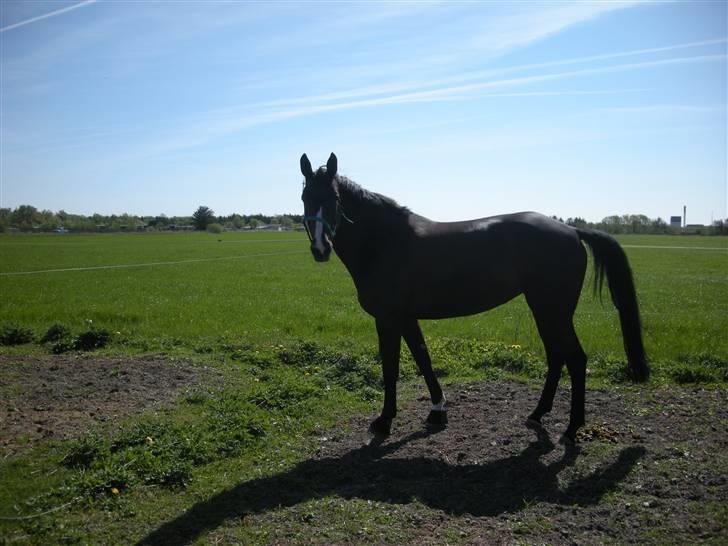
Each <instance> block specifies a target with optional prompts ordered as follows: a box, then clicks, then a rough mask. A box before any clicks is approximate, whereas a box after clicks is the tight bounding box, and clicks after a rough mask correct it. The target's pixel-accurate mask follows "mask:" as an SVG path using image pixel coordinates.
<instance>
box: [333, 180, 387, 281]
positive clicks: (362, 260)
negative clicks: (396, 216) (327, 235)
mask: <svg viewBox="0 0 728 546" xmlns="http://www.w3.org/2000/svg"><path fill="white" fill-rule="evenodd" d="M339 199H340V204H341V211H342V213H343V216H342V218H341V220H340V224H339V228H338V231H337V235H336V240H335V242H334V249H335V250H336V254H337V255H338V256H339V258H340V259H341V261H342V262H344V265H345V266H346V267H347V269H348V270H349V272H350V273H351V274H352V276H354V277H356V274H357V273H359V272H361V271H362V270H363V269H365V268H366V264H367V262H371V261H372V260H373V259H374V258H375V257H376V253H377V249H378V248H380V247H381V246H382V245H381V240H383V238H385V237H387V228H386V226H385V224H384V223H383V221H382V218H383V216H384V215H385V211H384V210H383V205H382V204H381V203H376V202H374V201H373V200H372V199H371V198H370V197H369V196H367V194H366V193H364V192H362V191H361V190H360V189H359V188H356V187H353V186H350V185H348V184H346V183H340V184H339Z"/></svg>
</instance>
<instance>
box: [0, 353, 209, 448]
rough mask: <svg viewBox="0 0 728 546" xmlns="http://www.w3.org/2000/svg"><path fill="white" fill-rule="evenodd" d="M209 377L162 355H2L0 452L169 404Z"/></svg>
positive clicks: (197, 369) (201, 370) (182, 361)
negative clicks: (204, 377) (203, 378)
mask: <svg viewBox="0 0 728 546" xmlns="http://www.w3.org/2000/svg"><path fill="white" fill-rule="evenodd" d="M205 373H206V370H205V369H203V368H201V367H198V366H193V365H192V363H190V362H189V361H187V360H172V359H170V358H167V357H162V356H143V357H138V358H130V357H99V356H89V355H58V356H43V357H29V356H4V355H0V452H2V456H9V455H11V454H13V453H17V452H18V451H20V450H22V449H23V448H26V447H28V446H31V445H33V443H34V442H36V441H37V440H40V439H64V438H69V437H74V436H78V435H80V434H82V433H84V432H86V431H87V430H88V429H89V428H90V427H91V426H92V425H95V424H103V423H107V422H115V421H117V420H118V419H121V418H124V417H127V416H129V415H133V414H136V413H139V412H141V411H144V410H146V409H149V408H152V407H154V406H156V405H159V404H163V403H165V402H169V401H170V400H172V399H174V398H175V397H176V396H177V395H178V393H179V392H180V391H181V390H182V389H184V388H186V387H191V386H194V385H197V384H198V383H199V382H200V380H201V376H202V375H203V374H205Z"/></svg>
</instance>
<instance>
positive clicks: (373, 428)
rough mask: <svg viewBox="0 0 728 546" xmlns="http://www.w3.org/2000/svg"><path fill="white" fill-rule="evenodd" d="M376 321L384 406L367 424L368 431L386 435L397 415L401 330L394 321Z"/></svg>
mask: <svg viewBox="0 0 728 546" xmlns="http://www.w3.org/2000/svg"><path fill="white" fill-rule="evenodd" d="M376 323H377V335H378V336H379V355H380V357H381V359H382V376H383V377H384V407H383V408H382V414H381V415H380V416H379V417H377V418H376V419H375V420H374V421H372V423H371V424H370V425H369V432H371V433H372V434H376V435H377V436H387V435H389V433H390V431H391V429H392V419H394V417H395V416H396V415H397V379H398V377H399V352H400V342H401V338H402V330H401V327H400V326H399V324H398V323H396V322H391V321H387V320H383V319H377V320H376Z"/></svg>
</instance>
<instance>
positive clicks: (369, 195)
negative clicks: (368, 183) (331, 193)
mask: <svg viewBox="0 0 728 546" xmlns="http://www.w3.org/2000/svg"><path fill="white" fill-rule="evenodd" d="M336 183H337V184H338V186H339V189H340V190H341V189H343V190H344V192H345V193H347V194H348V196H350V197H353V198H354V199H355V200H356V201H358V202H359V203H361V204H362V205H373V206H375V207H378V208H383V209H386V210H387V211H388V212H391V213H395V214H397V215H398V216H406V215H409V214H410V213H411V211H410V210H409V209H408V208H407V207H403V206H402V205H400V204H399V203H397V202H396V201H395V200H394V199H392V198H391V197H387V196H386V195H382V194H381V193H376V192H373V191H369V190H367V189H364V188H362V187H361V186H360V185H359V184H357V183H356V182H354V181H353V180H350V179H349V178H347V177H345V176H341V175H338V174H337V175H336Z"/></svg>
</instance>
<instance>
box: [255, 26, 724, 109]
mask: <svg viewBox="0 0 728 546" xmlns="http://www.w3.org/2000/svg"><path fill="white" fill-rule="evenodd" d="M726 42H728V39H726V38H716V39H713V40H703V41H699V42H689V43H683V44H673V45H669V46H662V47H653V48H646V49H636V50H631V51H619V52H614V53H603V54H599V55H589V56H584V57H574V58H571V59H558V60H553V61H546V62H542V63H531V64H522V65H515V66H508V67H503V68H497V69H488V70H478V71H471V72H466V73H464V74H458V75H455V76H450V77H444V78H438V79H431V80H428V81H418V82H404V83H395V84H386V85H372V86H364V87H357V88H355V89H348V90H342V91H337V92H332V93H326V94H321V95H312V96H303V97H293V98H286V99H277V100H272V101H266V102H263V103H259V104H257V105H256V106H257V107H276V106H286V105H297V104H298V105H302V104H316V103H325V102H333V101H337V100H343V99H351V98H359V97H366V96H376V95H384V94H387V93H401V92H405V91H415V90H418V89H419V90H422V89H425V88H432V87H437V86H443V85H450V84H455V83H463V82H469V81H477V80H483V79H484V78H489V77H494V76H502V75H505V74H510V73H516V72H525V71H529V70H539V69H543V68H551V67H557V66H569V65H578V64H586V63H590V62H594V61H608V60H613V59H620V58H625V57H635V56H640V55H649V54H654V53H665V52H668V51H678V50H681V49H691V48H699V47H704V46H710V45H716V44H721V43H723V44H725V43H726Z"/></svg>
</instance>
